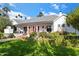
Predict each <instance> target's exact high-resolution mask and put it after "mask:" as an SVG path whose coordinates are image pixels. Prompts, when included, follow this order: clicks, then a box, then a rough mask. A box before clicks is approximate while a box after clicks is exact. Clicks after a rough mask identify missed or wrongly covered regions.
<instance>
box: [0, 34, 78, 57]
mask: <svg viewBox="0 0 79 59" xmlns="http://www.w3.org/2000/svg"><path fill="white" fill-rule="evenodd" d="M77 55H78V56H79V39H69V38H68V39H67V38H66V39H65V38H64V36H63V35H59V34H58V33H49V34H46V33H41V34H40V35H39V37H38V38H36V34H35V33H33V34H32V35H31V36H30V37H27V38H24V39H23V40H20V39H15V40H10V41H6V42H0V56H77Z"/></svg>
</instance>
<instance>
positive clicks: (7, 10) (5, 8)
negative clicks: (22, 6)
mask: <svg viewBox="0 0 79 59" xmlns="http://www.w3.org/2000/svg"><path fill="white" fill-rule="evenodd" d="M2 10H3V11H4V15H5V16H8V14H7V13H8V12H10V9H9V8H8V7H3V8H2Z"/></svg>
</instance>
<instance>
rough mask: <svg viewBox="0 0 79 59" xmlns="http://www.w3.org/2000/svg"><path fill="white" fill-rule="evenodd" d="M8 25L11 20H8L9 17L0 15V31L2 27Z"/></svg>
mask: <svg viewBox="0 0 79 59" xmlns="http://www.w3.org/2000/svg"><path fill="white" fill-rule="evenodd" d="M10 25H11V21H10V20H9V18H7V17H4V16H0V32H3V31H4V28H6V26H10Z"/></svg>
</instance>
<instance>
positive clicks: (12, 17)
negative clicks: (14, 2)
mask: <svg viewBox="0 0 79 59" xmlns="http://www.w3.org/2000/svg"><path fill="white" fill-rule="evenodd" d="M18 14H20V15H21V16H23V18H22V19H25V17H27V15H25V14H23V13H21V12H15V11H12V10H11V12H8V15H9V17H10V19H15V16H17V15H18Z"/></svg>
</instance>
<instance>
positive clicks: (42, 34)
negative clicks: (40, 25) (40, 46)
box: [39, 32, 48, 38]
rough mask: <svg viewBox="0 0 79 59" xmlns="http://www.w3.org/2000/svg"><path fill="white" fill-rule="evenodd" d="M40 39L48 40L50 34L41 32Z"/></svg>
mask: <svg viewBox="0 0 79 59" xmlns="http://www.w3.org/2000/svg"><path fill="white" fill-rule="evenodd" d="M39 37H42V38H48V33H46V32H40V33H39Z"/></svg>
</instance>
